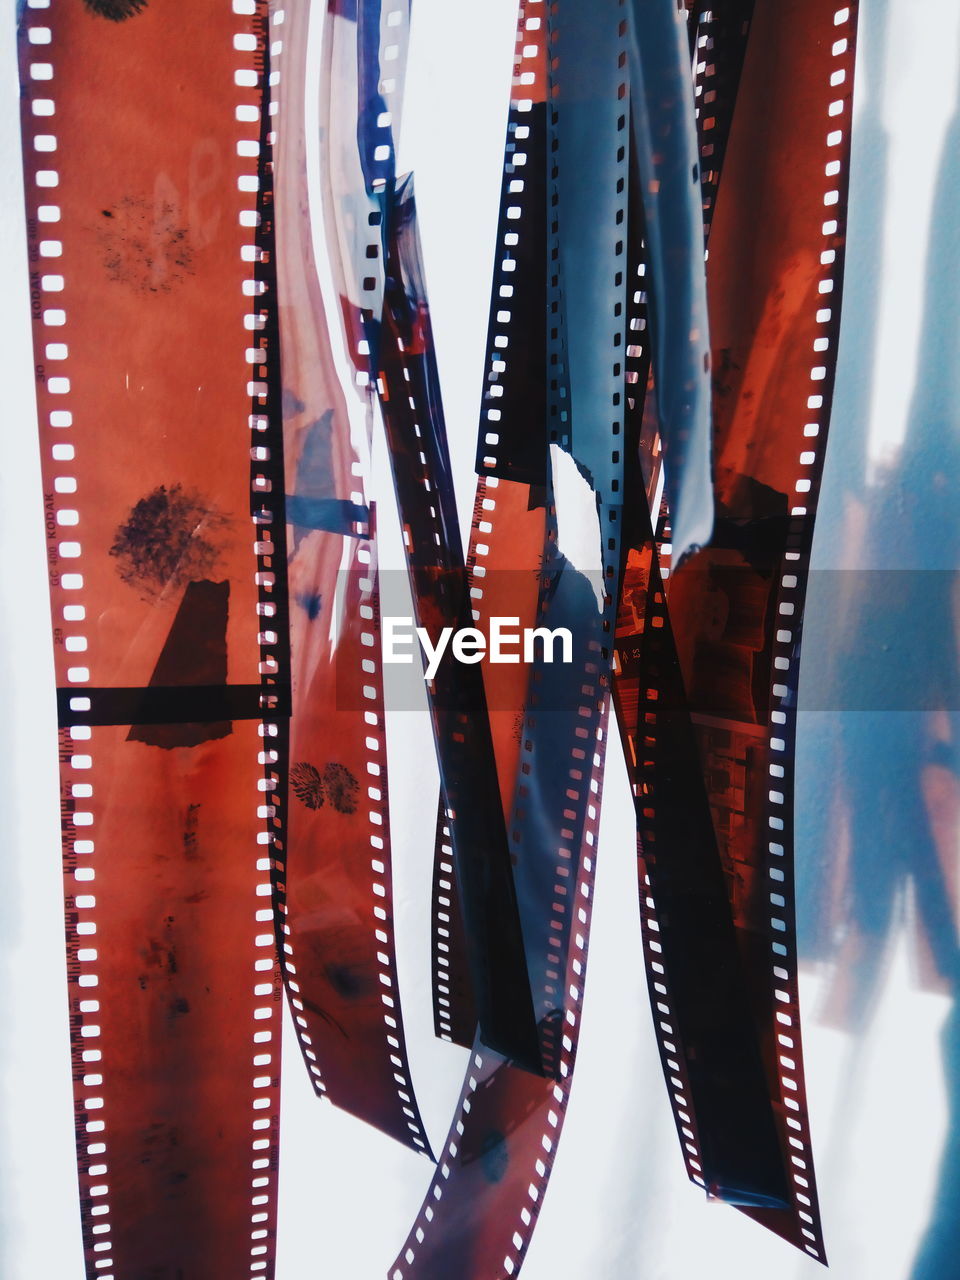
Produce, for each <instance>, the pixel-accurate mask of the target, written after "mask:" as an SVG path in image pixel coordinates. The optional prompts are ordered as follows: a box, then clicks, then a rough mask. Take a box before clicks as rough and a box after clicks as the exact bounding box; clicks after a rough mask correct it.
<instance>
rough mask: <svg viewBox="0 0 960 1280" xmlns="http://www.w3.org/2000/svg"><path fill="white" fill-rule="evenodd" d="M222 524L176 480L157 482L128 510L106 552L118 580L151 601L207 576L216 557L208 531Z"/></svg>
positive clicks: (217, 552) (216, 514)
mask: <svg viewBox="0 0 960 1280" xmlns="http://www.w3.org/2000/svg"><path fill="white" fill-rule="evenodd" d="M227 523H228V520H227V518H226V517H225V516H222V515H221V514H220V513H219V512H217V511H215V510H214V509H213V508H212V507H210V506H209V505H208V504H207V503H206V502H205V501H204V499H203V498H202V497H201V496H200V495H199V494H197V493H192V492H189V491H188V490H186V489H184V488H183V487H182V486H181V485H179V484H174V485H171V486H170V487H169V488H167V486H166V485H160V486H159V488H157V489H154V490H153V491H152V492H151V493H148V494H147V496H146V497H145V498H141V499H140V501H139V502H138V503H137V504H136V505H135V506H134V507H132V508H131V510H130V513H129V515H128V516H127V518H126V520H125V521H124V522H123V524H121V525H120V526H119V528H118V529H117V533H116V536H115V538H114V540H113V546H111V548H110V554H111V555H112V556H113V557H114V558H115V559H116V561H117V572H118V573H119V574H120V577H121V578H122V579H123V581H124V582H125V583H127V585H128V586H130V587H133V588H134V589H136V590H139V591H140V592H141V594H142V595H143V596H144V597H145V598H146V599H152V598H155V597H156V596H158V595H160V593H161V592H162V591H164V590H166V589H167V588H168V587H179V586H182V585H183V583H185V582H191V581H196V580H197V579H201V578H205V577H208V576H209V574H210V571H211V570H212V569H213V568H214V566H215V565H216V564H217V563H218V562H219V560H220V549H219V547H218V546H217V543H216V541H215V539H214V537H212V536H211V535H213V534H215V533H216V532H217V531H218V530H220V529H222V528H223V527H224V526H225V525H226V524H227Z"/></svg>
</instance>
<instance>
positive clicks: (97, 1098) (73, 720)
mask: <svg viewBox="0 0 960 1280" xmlns="http://www.w3.org/2000/svg"><path fill="white" fill-rule="evenodd" d="M142 8H143V7H142V6H130V7H129V8H128V9H124V8H123V7H120V8H119V9H118V8H116V7H114V6H104V5H101V4H98V3H93V2H92V0H91V3H89V4H73V3H69V2H68V0H55V2H54V3H53V4H50V3H49V0H36V2H35V3H33V4H32V5H30V6H28V7H27V9H26V10H25V12H24V14H23V16H22V20H21V26H20V41H21V46H20V47H21V74H22V82H23V86H24V93H23V115H22V122H23V136H24V144H25V146H24V152H25V170H26V182H27V223H28V235H29V243H30V255H31V261H32V262H33V263H37V264H38V266H37V268H36V269H34V270H33V272H32V275H33V281H34V308H33V310H34V331H35V345H36V352H37V370H36V372H37V398H38V408H39V412H40V435H41V448H42V456H43V473H44V486H45V499H44V502H45V509H46V514H47V533H48V549H49V550H48V560H49V566H50V586H51V600H52V606H53V611H54V622H55V626H54V639H55V653H56V670H57V677H58V686H59V688H58V703H59V710H60V721H61V735H60V760H61V778H62V806H61V811H62V816H63V838H64V872H65V889H66V900H67V910H66V926H67V948H68V973H69V981H70V988H71V992H70V995H71V1034H72V1039H73V1061H74V1078H75V1091H76V1120H77V1145H78V1164H79V1170H80V1188H81V1208H82V1222H83V1232H84V1246H85V1255H86V1263H87V1272H88V1275H90V1276H99V1277H100V1278H101V1280H112V1277H113V1276H114V1275H123V1274H128V1273H132V1272H134V1271H138V1272H139V1271H142V1270H144V1269H145V1268H146V1269H151V1270H153V1269H160V1270H169V1271H171V1272H176V1271H190V1272H194V1271H196V1272H201V1273H202V1272H210V1271H211V1270H216V1269H218V1268H221V1267H223V1266H227V1267H228V1268H230V1269H232V1270H233V1271H236V1272H237V1273H238V1274H239V1273H240V1272H241V1271H242V1272H244V1273H247V1274H251V1275H260V1274H262V1275H271V1274H272V1269H273V1262H272V1258H273V1231H274V1215H275V1170H276V1111H277V1068H278V1065H279V1061H278V1054H279V1023H278V1018H277V1012H278V1004H277V994H278V992H277V985H276V980H275V979H276V973H275V963H274V959H273V939H272V936H270V937H268V939H267V941H266V942H264V941H263V939H262V938H260V937H258V936H255V935H256V930H257V922H256V920H255V916H256V915H257V914H258V912H259V908H260V907H261V906H262V905H263V902H264V896H265V894H266V895H268V894H269V882H268V880H267V878H266V877H265V876H264V874H263V869H262V868H261V867H260V866H259V865H258V863H257V858H256V854H257V852H258V847H257V840H258V836H259V835H261V834H262V829H263V827H262V821H261V820H260V818H259V817H258V815H257V814H256V812H255V805H256V800H255V797H256V795H257V789H258V780H259V779H258V775H259V769H258V762H257V750H258V737H257V725H258V722H259V720H260V714H261V680H260V672H259V671H258V670H257V668H256V663H255V661H253V655H255V654H256V651H257V649H256V640H255V625H256V612H255V606H256V593H255V589H254V586H255V584H254V580H253V579H254V572H253V571H254V562H253V561H252V560H251V557H250V548H249V543H248V541H247V535H246V532H245V530H246V528H247V521H248V519H249V508H248V505H247V495H248V494H249V493H250V483H251V478H250V468H249V462H250V460H249V456H248V455H247V453H246V451H245V450H244V449H242V448H239V449H238V448H237V447H236V445H235V443H234V442H235V440H236V429H237V427H238V425H239V424H242V423H243V422H244V420H245V418H246V416H247V412H248V399H247V397H248V395H249V392H248V386H247V384H248V378H247V376H246V375H245V359H244V346H245V344H244V335H243V323H242V320H243V317H242V304H241V302H240V299H241V298H242V293H241V285H243V284H244V280H245V277H246V275H247V272H248V270H249V267H248V266H247V263H248V262H250V261H251V260H253V259H254V257H255V255H256V247H255V245H254V243H253V235H252V232H251V230H250V228H251V227H252V225H253V221H254V213H255V210H254V208H253V207H252V206H253V202H252V200H251V199H250V197H249V195H248V194H247V193H248V192H250V191H252V190H254V189H255V187H252V186H250V185H249V182H250V177H251V175H250V174H249V168H250V166H249V165H248V164H246V163H245V162H244V161H243V159H242V157H243V156H244V155H245V154H246V153H245V152H244V151H243V150H242V146H243V136H242V135H243V132H244V130H243V128H242V124H243V121H244V120H245V118H247V113H248V112H250V111H251V110H253V111H255V110H256V105H255V104H256V101H257V97H256V95H250V94H246V93H244V92H243V89H244V87H245V86H246V85H247V84H248V83H249V77H250V76H251V75H253V76H255V77H256V72H257V62H258V55H259V53H260V51H261V48H262V46H261V44H260V41H259V37H258V25H257V22H256V21H250V19H251V17H253V18H254V19H255V18H256V13H255V11H254V8H253V6H252V5H250V6H244V5H243V4H241V3H240V2H239V0H238V3H237V4H236V5H235V6H234V10H233V11H231V9H230V7H229V6H228V5H227V4H225V3H223V2H222V0H217V2H216V3H212V2H211V3H203V4H201V5H200V7H199V9H194V10H193V11H191V15H190V21H192V22H194V23H196V24H197V27H198V29H199V30H201V31H202V32H203V34H204V37H205V38H204V39H203V40H186V41H184V29H183V16H182V15H181V14H175V15H174V14H169V13H164V12H163V11H162V10H157V11H154V10H150V11H147V12H143V11H142ZM174 63H176V64H177V65H178V66H179V68H180V72H181V77H182V78H181V79H180V80H179V81H178V82H177V83H176V84H174V82H173V81H172V79H171V78H170V76H169V74H168V68H169V67H170V66H171V65H173V64H174ZM238 89H239V90H240V92H238ZM161 117H162V118H163V120H164V128H163V129H158V128H156V121H157V119H159V118H161ZM201 122H202V127H201ZM104 153H106V154H109V155H110V157H111V163H110V166H109V167H108V168H104V167H103V166H100V165H99V164H98V157H100V156H102V155H103V154H104ZM238 156H239V157H240V158H238ZM54 165H55V167H54ZM91 173H96V174H97V175H98V180H97V182H96V183H91V181H90V175H91ZM254 181H255V178H254ZM48 262H49V265H50V267H51V268H53V269H52V270H45V269H44V268H46V267H47V263H48ZM51 366H52V367H51ZM198 422H202V423H203V425H204V431H203V433H202V437H201V436H199V435H198V434H197V431H196V428H195V424H196V423H198ZM67 495H70V496H67ZM61 539H62V540H61ZM231 606H232V607H231ZM61 621H62V622H63V623H65V624H66V626H61V625H60V623H61ZM74 655H82V657H76V656H74ZM228 658H229V662H230V668H231V673H232V674H233V675H234V676H235V677H237V676H239V677H240V678H241V680H242V678H243V677H244V676H247V683H239V684H237V683H234V684H228V683H227V662H228ZM73 664H77V665H73ZM81 664H83V665H81ZM111 681H112V682H114V683H111ZM228 780H229V785H227V782H228ZM244 796H246V797H247V799H246V800H245V801H244V800H243V799H242V797H244ZM237 797H241V799H240V800H238V799H237ZM244 850H245V851H246V853H244ZM238 851H239V853H238ZM78 890H79V892H78ZM264 962H265V963H264ZM254 966H256V968H255V967H254ZM224 1058H227V1059H229V1060H230V1061H231V1062H238V1063H244V1062H245V1063H247V1064H248V1066H247V1069H246V1070H242V1071H234V1072H230V1073H228V1074H227V1075H226V1076H224V1074H223V1073H222V1072H221V1071H220V1070H219V1063H220V1062H221V1061H222V1060H223V1059H224ZM248 1072H249V1074H248Z"/></svg>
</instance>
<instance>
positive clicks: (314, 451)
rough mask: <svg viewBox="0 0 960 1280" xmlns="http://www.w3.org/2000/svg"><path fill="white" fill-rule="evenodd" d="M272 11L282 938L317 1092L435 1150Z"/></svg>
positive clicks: (297, 105) (367, 557)
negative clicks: (401, 962) (406, 1011)
mask: <svg viewBox="0 0 960 1280" xmlns="http://www.w3.org/2000/svg"><path fill="white" fill-rule="evenodd" d="M272 21H273V36H274V38H273V41H272V47H273V49H274V50H275V53H276V56H277V68H278V71H277V78H278V84H277V88H276V93H277V95H278V108H279V109H278V112H277V114H276V116H275V118H274V119H275V125H276V138H275V141H274V155H275V171H276V172H275V176H276V203H277V229H278V246H277V266H276V269H277V273H278V277H279V279H278V284H279V289H278V299H277V302H278V312H279V320H280V351H281V369H282V392H281V397H282V403H280V404H278V406H277V410H278V418H279V417H280V416H282V420H283V451H282V456H283V465H284V467H285V479H281V481H280V485H281V488H282V489H285V516H286V528H287V539H288V541H287V553H288V557H289V560H288V565H287V572H288V585H289V609H290V636H291V668H292V670H291V677H292V680H291V697H292V715H291V720H290V737H289V743H287V742H286V740H285V737H284V726H283V725H282V724H280V725H278V726H277V739H276V742H277V745H276V748H275V749H276V750H277V751H278V752H279V753H282V756H283V758H284V765H282V766H281V768H280V775H281V779H282V783H283V785H282V786H281V787H279V788H278V791H277V792H276V793H275V795H274V803H275V804H277V803H279V804H282V805H284V806H285V812H284V815H283V817H282V818H280V819H279V820H278V819H276V818H275V822H277V826H278V829H277V831H276V833H275V840H274V844H273V852H274V857H275V865H276V874H275V890H276V904H277V910H278V940H279V943H280V952H281V960H282V963H283V968H284V974H285V979H286V983H287V989H288V994H289V998H290V1003H291V1011H292V1014H293V1019H294V1025H295V1026H296V1028H297V1035H298V1038H299V1041H300V1047H301V1051H302V1053H303V1055H304V1060H305V1063H306V1066H307V1069H308V1071H309V1073H310V1076H311V1079H312V1081H313V1084H314V1088H315V1089H316V1091H317V1093H318V1094H321V1095H325V1096H326V1097H328V1098H329V1099H330V1100H331V1101H332V1102H333V1103H334V1104H335V1105H337V1106H340V1107H343V1108H345V1109H346V1110H348V1111H351V1112H352V1113H354V1114H355V1115H357V1116H359V1117H360V1118H361V1119H364V1120H366V1121H368V1122H369V1123H371V1124H374V1125H376V1126H377V1127H379V1128H380V1129H382V1130H383V1131H384V1132H386V1133H389V1134H390V1135H391V1136H393V1137H395V1138H396V1139H397V1140H398V1141H401V1142H404V1143H405V1144H407V1145H409V1146H411V1147H413V1148H414V1149H415V1150H419V1151H422V1152H424V1153H425V1154H429V1152H430V1147H429V1140H428V1138H427V1135H426V1132H425V1130H424V1127H423V1122H422V1120H421V1117H420V1113H419V1107H418V1105H417V1102H416V1097H415V1095H414V1091H413V1085H412V1080H411V1073H410V1065H409V1061H408V1058H407V1051H406V1043H405V1037H404V1029H403V1019H402V1014H401V1009H400V1000H399V989H398V982H397V969H396V953H395V943H394V933H393V908H392V888H391V876H390V821H389V807H388V778H387V761H386V749H385V742H384V723H383V716H384V709H383V683H382V668H381V664H380V660H379V656H380V655H379V588H378V577H377V562H376V522H375V512H374V510H373V507H372V505H371V504H370V502H369V501H368V499H367V494H366V488H367V484H368V476H369V448H368V443H367V440H366V439H365V438H364V437H363V433H362V432H361V433H359V434H358V433H357V432H356V431H355V430H354V429H353V427H352V425H351V419H350V414H349V409H348V406H347V404H346V401H345V398H344V395H343V391H342V388H341V384H340V379H339V376H338V372H337V369H336V366H335V362H334V358H333V352H332V350H331V346H330V339H329V336H328V332H327V322H326V317H325V311H324V300H323V294H322V289H321V284H320V279H319V277H318V274H317V268H316V259H315V254H314V245H313V238H312V237H313V231H312V224H311V203H310V191H309V189H308V182H307V159H306V138H305V109H306V92H307V90H306V84H307V49H308V34H309V22H310V8H309V6H308V5H306V4H302V3H299V2H298V0H294V3H292V4H287V5H285V6H284V8H283V9H277V10H276V11H275V12H274V14H273V19H272ZM328 34H329V32H328ZM287 762H288V764H289V774H287V772H286V764H287ZM287 784H288V785H287Z"/></svg>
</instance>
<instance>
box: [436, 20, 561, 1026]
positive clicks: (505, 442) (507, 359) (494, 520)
mask: <svg viewBox="0 0 960 1280" xmlns="http://www.w3.org/2000/svg"><path fill="white" fill-rule="evenodd" d="M546 38H547V29H546V11H545V7H544V5H543V4H542V3H540V0H535V2H529V3H523V4H521V5H520V8H519V13H518V23H517V34H516V44H515V53H514V75H513V83H512V89H511V98H510V106H509V112H508V118H507V138H506V146H505V154H504V168H503V178H502V183H501V192H500V214H499V219H498V226H497V252H496V254H495V259H494V274H493V282H492V294H491V306H490V320H489V326H488V332H487V351H488V364H487V371H486V374H485V382H484V389H483V396H482V403H481V421H480V429H479V436H478V449H477V490H476V497H475V500H474V508H473V516H472V520H471V528H470V540H469V544H468V548H467V557H466V568H467V573H468V576H469V590H470V599H471V605H472V609H471V613H472V617H473V621H474V624H475V625H476V626H478V627H480V628H481V629H488V628H489V619H490V618H491V617H492V616H494V615H496V614H499V615H500V616H502V617H516V618H518V620H519V624H520V625H521V626H523V627H527V626H533V625H535V623H536V620H537V614H538V608H539V601H540V595H541V590H540V588H541V577H542V573H543V567H544V554H545V540H546V531H547V524H546V521H547V513H546V506H547V502H546V485H547V471H548V456H547V448H546V432H545V424H546V416H547V401H546V386H547V366H546V342H547V317H546V306H545V297H546V280H547V276H546V264H547V241H546V236H547V231H546V208H547V192H546V163H547V161H546V157H547V120H546V110H547V108H546ZM519 338H522V341H523V344H524V346H523V352H522V354H521V355H520V356H519V357H518V358H514V356H513V353H512V352H511V350H510V343H511V341H513V342H514V343H516V342H517V341H518V339H519ZM537 353H542V356H540V358H538V356H537ZM538 424H544V425H543V426H539V425H538ZM487 584H491V585H492V584H496V585H495V594H494V595H491V592H490V589H489V587H488V585H487ZM529 679H530V672H529V669H528V667H527V666H526V664H516V665H512V664H511V665H507V664H502V665H499V666H496V667H494V666H489V667H488V669H487V671H486V672H485V673H484V683H485V689H486V695H487V707H488V715H489V722H490V728H491V735H492V740H493V748H494V758H495V762H496V768H497V776H498V779H499V784H500V802H501V806H502V808H503V811H504V813H509V809H510V806H511V804H512V802H513V793H514V788H515V786H516V777H517V772H518V769H519V767H520V752H521V743H522V740H523V708H524V704H525V701H526V697H527V689H528V683H529ZM437 831H438V836H437V841H436V846H435V853H434V877H433V915H432V936H431V942H432V954H433V958H434V963H433V1003H434V1025H435V1028H436V1030H437V1034H438V1035H439V1036H440V1037H441V1038H443V1039H450V1040H452V1041H454V1042H456V1043H458V1044H461V1045H463V1046H464V1047H466V1048H470V1047H471V1045H472V1044H473V1039H474V1033H475V1029H476V1026H477V1018H476V1006H475V1001H474V997H473V987H472V982H471V978H470V973H469V968H468V966H467V964H466V956H465V951H466V942H465V931H464V925H463V920H462V916H461V913H460V906H459V893H458V890H457V889H456V887H455V886H454V885H453V883H452V877H453V865H452V859H451V853H452V849H451V848H450V846H449V842H448V820H447V815H446V811H445V805H444V801H443V798H442V797H441V801H440V812H439V814H438V819H437Z"/></svg>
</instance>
